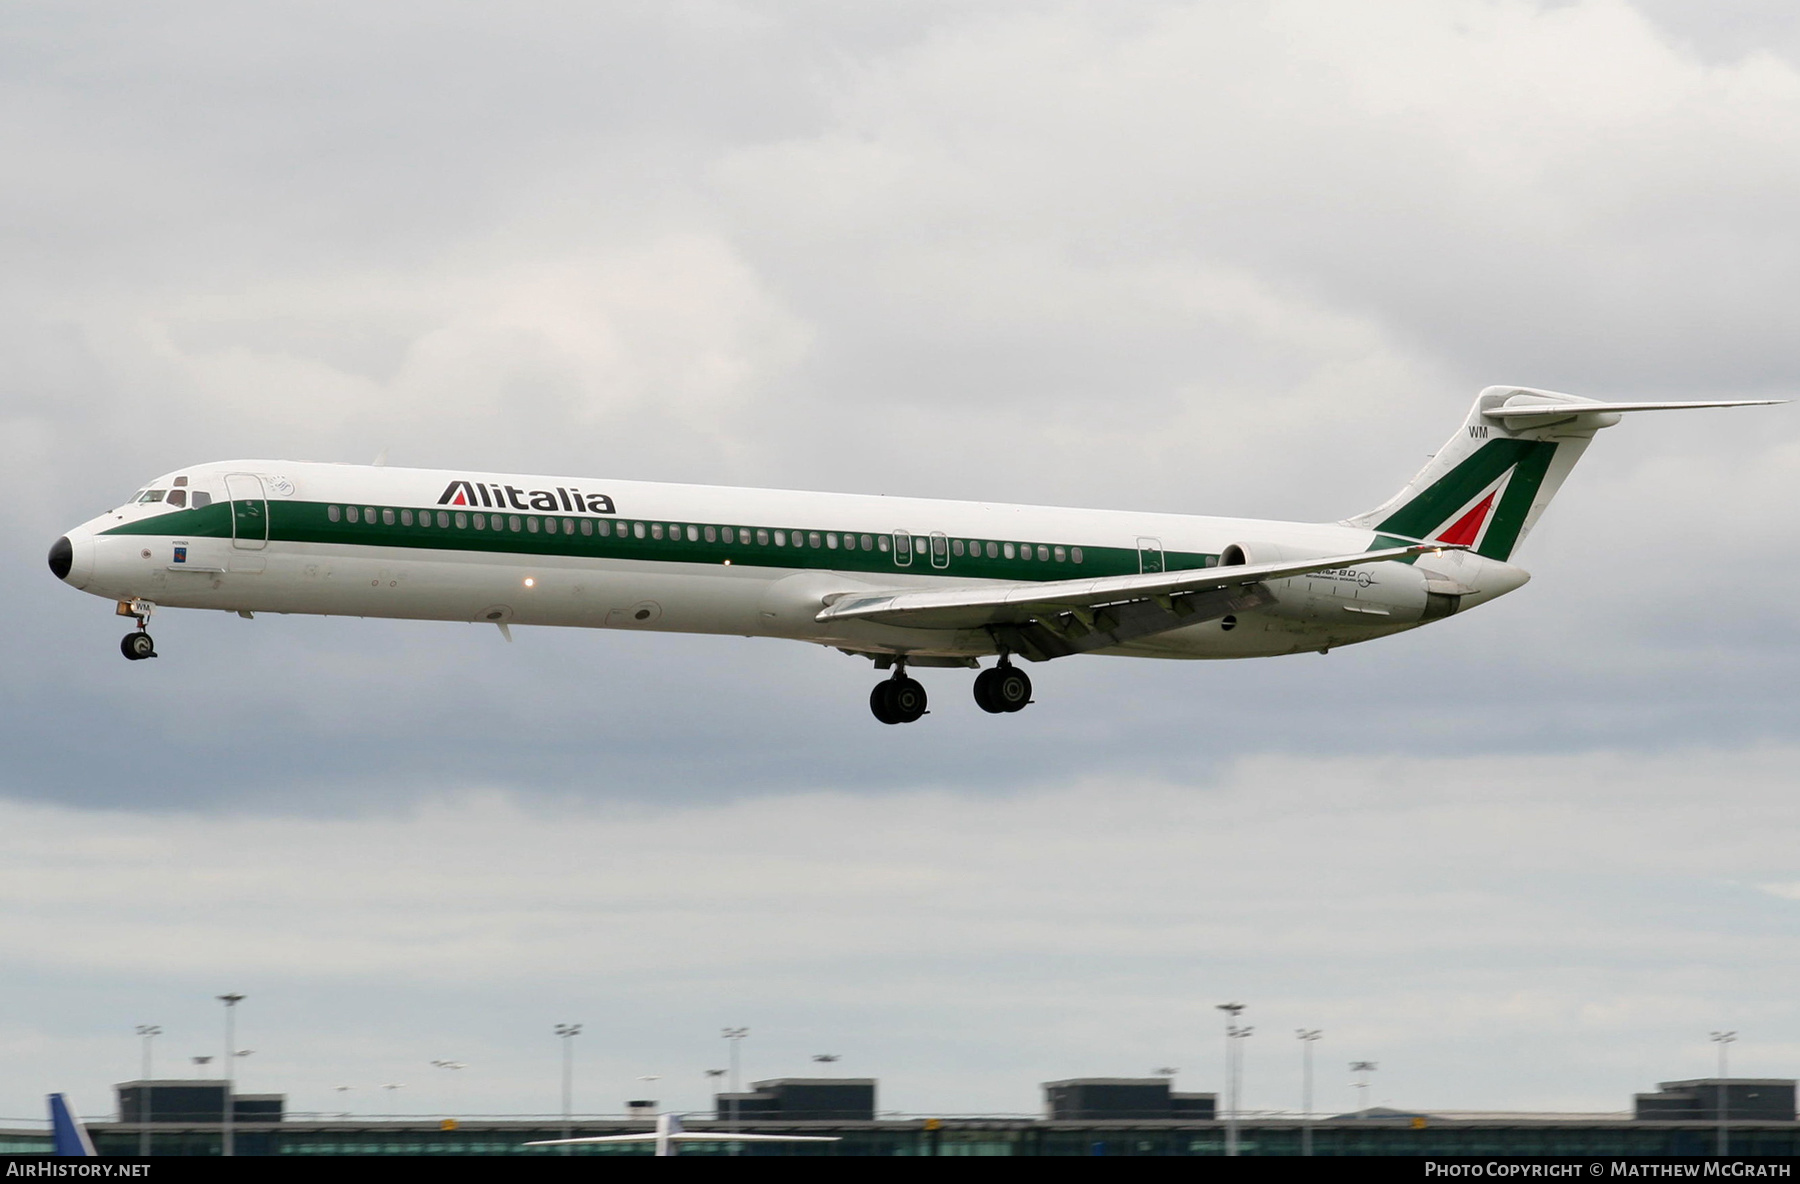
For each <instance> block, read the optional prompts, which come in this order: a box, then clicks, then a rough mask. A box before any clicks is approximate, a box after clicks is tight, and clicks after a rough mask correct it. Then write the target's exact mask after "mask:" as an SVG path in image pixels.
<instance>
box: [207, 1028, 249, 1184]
mask: <svg viewBox="0 0 1800 1184" xmlns="http://www.w3.org/2000/svg"><path fill="white" fill-rule="evenodd" d="M213 997H214V998H215V999H217V1000H218V1001H219V1002H220V1003H223V1004H224V1005H225V1114H224V1122H223V1124H222V1125H221V1126H220V1130H221V1132H222V1134H223V1138H221V1139H220V1143H221V1147H220V1148H219V1153H220V1154H221V1155H235V1154H237V1151H236V1149H235V1147H234V1146H233V1142H232V1129H231V1126H232V1121H231V1120H232V1118H233V1117H234V1114H233V1111H235V1110H236V1109H237V1097H236V1093H237V1088H236V1083H237V1059H238V1050H237V1027H236V1017H237V1005H238V1004H240V1003H242V1002H243V1001H244V996H243V995H239V994H237V993H235V992H232V993H228V994H224V995H215V996H213Z"/></svg>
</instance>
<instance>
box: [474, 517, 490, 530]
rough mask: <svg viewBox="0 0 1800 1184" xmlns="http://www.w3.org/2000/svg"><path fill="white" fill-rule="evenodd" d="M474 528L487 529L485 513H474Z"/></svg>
mask: <svg viewBox="0 0 1800 1184" xmlns="http://www.w3.org/2000/svg"><path fill="white" fill-rule="evenodd" d="M475 529H476V530H486V529H487V515H486V514H477V515H475Z"/></svg>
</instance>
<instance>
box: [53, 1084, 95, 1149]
mask: <svg viewBox="0 0 1800 1184" xmlns="http://www.w3.org/2000/svg"><path fill="white" fill-rule="evenodd" d="M50 1131H51V1133H52V1134H53V1135H54V1136H55V1138H56V1147H55V1150H54V1151H53V1152H52V1154H55V1155H92V1154H94V1141H93V1140H92V1139H90V1138H88V1133H87V1127H85V1126H82V1125H81V1119H79V1118H77V1117H75V1112H74V1111H73V1110H71V1109H69V1099H67V1098H65V1097H63V1095H61V1094H51V1095H50Z"/></svg>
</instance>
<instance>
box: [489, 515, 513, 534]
mask: <svg viewBox="0 0 1800 1184" xmlns="http://www.w3.org/2000/svg"><path fill="white" fill-rule="evenodd" d="M494 521H495V522H498V521H500V519H499V518H498V517H496V518H495V519H494ZM506 524H507V525H508V526H509V527H511V528H512V532H513V533H514V534H518V533H519V516H518V515H517V514H508V515H507V516H506Z"/></svg>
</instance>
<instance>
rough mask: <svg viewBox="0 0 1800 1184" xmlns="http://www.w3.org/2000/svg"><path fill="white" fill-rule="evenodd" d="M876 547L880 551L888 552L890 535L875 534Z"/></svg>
mask: <svg viewBox="0 0 1800 1184" xmlns="http://www.w3.org/2000/svg"><path fill="white" fill-rule="evenodd" d="M875 549H876V550H878V551H882V552H886V551H887V549H888V536H886V535H885V534H878V535H876V536H875Z"/></svg>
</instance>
